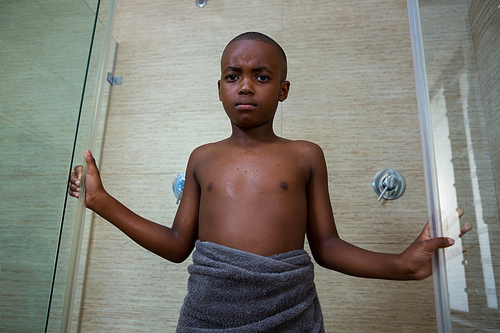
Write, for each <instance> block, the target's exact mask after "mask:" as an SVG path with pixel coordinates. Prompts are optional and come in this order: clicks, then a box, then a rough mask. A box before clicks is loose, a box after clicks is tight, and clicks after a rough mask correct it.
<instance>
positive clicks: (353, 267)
mask: <svg viewBox="0 0 500 333" xmlns="http://www.w3.org/2000/svg"><path fill="white" fill-rule="evenodd" d="M307 155H309V156H307V158H308V160H309V161H310V163H311V176H310V179H309V182H308V185H307V201H308V202H307V210H308V221H307V237H308V240H309V246H310V248H311V251H312V254H313V257H314V259H315V260H316V262H317V263H318V264H319V265H321V266H323V267H326V268H329V269H333V270H336V271H339V272H342V273H345V274H349V275H353V276H359V277H369V278H379V279H391V280H414V279H416V280H421V279H424V278H426V277H428V276H429V275H431V274H432V265H431V258H432V254H433V253H434V251H435V250H437V249H438V248H444V247H448V246H451V245H453V243H454V242H453V239H451V238H447V237H437V238H431V237H430V233H429V225H428V224H427V225H426V226H425V228H424V230H423V231H422V233H421V234H420V236H418V237H417V239H416V240H415V241H414V242H413V243H412V244H411V245H410V246H409V247H408V248H407V249H406V250H405V251H403V252H402V253H401V254H386V253H378V252H373V251H368V250H364V249H361V248H359V247H357V246H354V245H352V244H350V243H348V242H345V241H344V240H342V239H341V238H340V237H339V235H338V232H337V229H336V227H335V222H334V218H333V211H332V207H331V202H330V196H329V192H328V175H327V168H326V163H325V158H324V155H323V151H322V150H321V148H320V147H319V146H316V145H314V144H311V146H310V149H309V150H308V152H307ZM462 214H463V211H462V210H459V211H458V215H459V216H461V215H462ZM471 228H472V225H470V224H466V225H464V226H462V227H461V228H460V236H462V235H463V234H465V233H466V232H467V231H469V230H470V229H471Z"/></svg>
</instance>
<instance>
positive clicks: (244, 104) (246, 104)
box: [236, 100, 257, 110]
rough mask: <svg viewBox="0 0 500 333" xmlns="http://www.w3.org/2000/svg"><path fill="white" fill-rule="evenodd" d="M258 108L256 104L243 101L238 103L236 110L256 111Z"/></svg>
mask: <svg viewBox="0 0 500 333" xmlns="http://www.w3.org/2000/svg"><path fill="white" fill-rule="evenodd" d="M256 106H257V104H255V103H254V102H252V101H250V100H242V101H238V102H236V108H238V109H240V110H247V109H254V108H255V107H256Z"/></svg>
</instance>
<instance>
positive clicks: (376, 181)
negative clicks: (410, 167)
mask: <svg viewBox="0 0 500 333" xmlns="http://www.w3.org/2000/svg"><path fill="white" fill-rule="evenodd" d="M405 188H406V182H405V179H404V178H403V176H402V175H401V174H400V173H399V172H397V171H396V170H393V169H384V170H380V171H379V172H377V174H376V175H375V177H374V178H373V189H374V190H375V193H377V195H378V201H380V199H382V198H384V199H385V200H394V199H397V198H399V197H400V196H401V195H403V192H404V191H405Z"/></svg>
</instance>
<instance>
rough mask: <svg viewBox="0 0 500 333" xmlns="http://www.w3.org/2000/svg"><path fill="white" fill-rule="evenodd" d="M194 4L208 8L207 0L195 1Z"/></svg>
mask: <svg viewBox="0 0 500 333" xmlns="http://www.w3.org/2000/svg"><path fill="white" fill-rule="evenodd" d="M194 3H195V4H196V6H198V7H200V8H203V7H205V6H206V4H207V0H195V2H194Z"/></svg>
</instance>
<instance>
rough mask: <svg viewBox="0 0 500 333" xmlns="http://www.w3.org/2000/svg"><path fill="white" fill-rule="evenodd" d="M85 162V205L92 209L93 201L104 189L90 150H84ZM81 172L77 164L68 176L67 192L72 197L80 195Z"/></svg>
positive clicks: (80, 167)
mask: <svg viewBox="0 0 500 333" xmlns="http://www.w3.org/2000/svg"><path fill="white" fill-rule="evenodd" d="M85 162H87V166H88V171H87V177H86V180H85V181H86V185H85V206H86V207H87V208H90V209H92V207H93V205H94V203H95V202H97V198H98V197H99V196H100V195H102V194H105V193H106V191H105V190H104V187H103V186H102V182H101V176H100V174H99V170H98V169H97V165H96V163H95V159H94V157H93V156H92V153H91V152H90V150H87V151H86V152H85ZM82 173H83V166H82V165H77V166H76V167H75V169H74V171H73V172H72V173H71V176H70V178H69V190H68V193H69V195H71V196H72V197H75V198H78V197H79V196H80V186H81V182H82Z"/></svg>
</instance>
